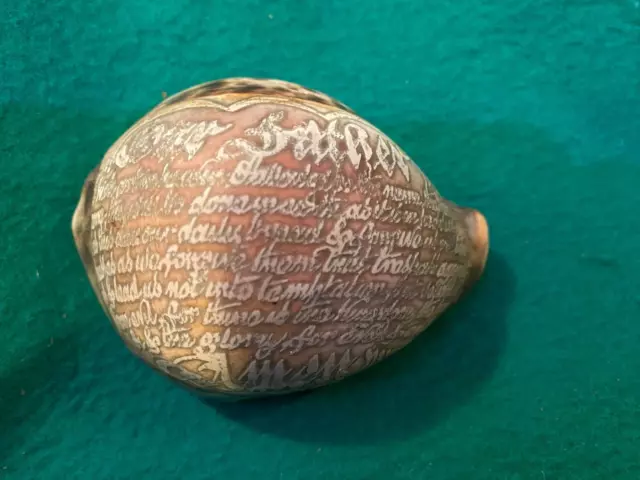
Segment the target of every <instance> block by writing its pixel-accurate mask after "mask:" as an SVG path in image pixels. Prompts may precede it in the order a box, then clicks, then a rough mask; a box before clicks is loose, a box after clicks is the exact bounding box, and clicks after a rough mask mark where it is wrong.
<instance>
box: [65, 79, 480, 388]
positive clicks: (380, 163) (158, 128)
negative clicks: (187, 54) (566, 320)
mask: <svg viewBox="0 0 640 480" xmlns="http://www.w3.org/2000/svg"><path fill="white" fill-rule="evenodd" d="M72 230H73V235H74V239H75V243H76V246H77V248H78V251H79V254H80V257H81V259H82V262H83V264H84V265H85V268H86V271H87V275H88V278H89V281H90V283H91V286H92V288H93V290H94V291H95V292H96V295H97V297H98V300H99V301H100V303H101V305H102V307H103V309H104V311H105V313H106V315H107V316H108V317H109V319H110V321H111V322H112V325H113V326H114V328H115V329H116V330H117V332H118V334H119V335H120V336H121V337H122V339H123V341H124V342H125V343H126V345H127V346H128V348H129V349H131V351H132V352H134V353H135V354H136V355H137V356H139V357H140V358H142V359H143V360H144V361H145V362H146V363H147V364H148V365H150V366H151V367H152V368H153V369H155V370H157V371H160V372H162V373H163V374H165V375H167V376H168V377H169V378H171V379H173V380H174V381H176V382H178V383H179V384H180V385H183V386H185V387H188V388H190V389H194V390H196V391H198V392H199V393H201V394H203V395H210V396H216V397H223V398H231V399H241V398H248V397H255V396H264V395H275V394H283V393H288V392H293V391H300V390H308V389H312V388H317V387H320V386H323V385H327V384H329V383H332V382H336V381H339V380H341V379H343V378H345V377H348V376H350V375H353V374H355V373H357V372H360V371H362V370H364V369H365V368H367V367H369V366H371V365H374V364H376V363H378V362H380V361H381V360H383V359H384V358H385V357H387V356H389V355H391V354H393V353H394V352H396V351H398V350H399V349H401V348H402V347H404V346H405V345H406V344H407V343H409V342H411V340H412V339H413V338H415V337H416V336H417V335H418V334H420V332H422V331H423V330H424V329H425V328H427V327H428V326H429V325H430V324H431V322H433V320H435V319H436V318H437V317H438V316H439V315H440V314H441V313H442V312H443V311H444V310H446V309H447V308H448V307H449V306H450V305H451V304H453V303H454V302H456V301H457V300H458V299H459V298H460V296H461V295H462V294H463V293H464V292H465V291H466V290H467V289H468V288H470V287H471V286H472V285H473V284H474V283H475V281H476V280H477V279H478V278H479V276H480V275H481V274H482V272H483V269H484V266H485V263H486V258H487V255H488V249H489V243H488V242H489V240H488V227H487V222H486V220H485V218H484V216H483V215H482V214H481V213H480V212H478V211H476V210H474V209H470V208H462V207H458V206H457V205H455V204H454V203H452V202H450V201H447V200H445V199H444V198H442V197H441V196H440V195H439V194H438V191H437V190H436V188H435V187H434V186H433V185H432V184H431V183H430V182H429V180H428V178H427V177H426V176H425V175H424V174H423V172H421V171H420V169H419V168H418V167H417V166H416V165H415V163H414V162H413V161H412V160H411V159H410V158H409V157H408V156H407V155H406V153H405V152H404V151H402V149H401V148H400V147H399V146H398V145H396V144H395V143H394V142H393V141H392V140H391V139H390V138H388V137H387V136H386V135H385V134H384V133H382V132H381V131H379V130H378V129H377V128H375V127H374V126H373V125H371V124H370V123H368V122H367V121H366V120H364V119H363V118H361V117H359V116H358V115H356V114H355V113H354V112H353V111H352V110H351V109H349V108H348V107H346V106H345V105H343V104H342V103H340V102H339V101H337V100H335V99H333V98H331V97H329V96H327V95H325V94H323V93H321V92H317V91H314V90H311V89H308V88H305V87H302V86H299V85H296V84H293V83H289V82H283V81H279V80H270V79H251V78H235V79H234V78H232V79H224V80H218V81H214V82H209V83H205V84H203V85H199V86H195V87H193V88H191V89H188V90H185V91H184V92H181V93H178V94H176V95H174V96H171V97H168V98H166V99H165V100H164V101H163V102H162V103H160V104H159V105H158V106H157V107H155V108H154V109H152V110H151V111H150V112H149V113H148V114H147V115H145V116H144V117H142V118H141V119H140V120H139V121H138V122H137V123H136V124H134V125H133V126H131V128H129V130H127V131H126V132H125V133H124V134H123V135H122V136H121V137H120V138H119V139H118V140H117V141H116V142H115V143H114V144H113V145H112V147H111V148H110V149H109V150H108V151H107V152H106V154H105V156H104V158H103V159H102V161H101V162H100V164H99V165H98V166H96V168H95V169H94V170H93V171H92V172H91V174H90V175H89V176H88V177H87V180H86V181H85V185H84V187H83V189H82V193H81V195H80V200H79V203H78V206H77V208H76V211H75V213H74V216H73V220H72Z"/></svg>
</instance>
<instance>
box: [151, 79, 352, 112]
mask: <svg viewBox="0 0 640 480" xmlns="http://www.w3.org/2000/svg"><path fill="white" fill-rule="evenodd" d="M243 93H253V94H256V95H265V96H285V97H288V98H295V99H299V100H304V101H308V102H314V103H318V104H320V105H326V106H329V107H335V108H340V109H342V110H344V111H347V112H349V113H355V112H354V111H353V110H352V109H350V108H349V107H347V106H346V105H345V104H343V103H342V102H339V101H338V100H336V99H334V98H331V97H329V96H328V95H325V94H323V93H322V92H319V91H318V90H314V89H311V88H306V87H302V86H299V85H296V84H292V83H288V82H275V81H272V80H268V79H257V78H242V79H233V78H232V79H225V80H214V81H211V82H207V83H203V84H202V85H198V86H196V87H193V88H191V89H188V90H185V91H183V92H181V93H178V94H176V95H174V96H172V97H169V98H168V99H166V100H165V101H164V102H163V103H162V105H174V104H177V103H180V102H183V101H185V100H193V99H197V98H204V97H208V96H217V95H224V94H243Z"/></svg>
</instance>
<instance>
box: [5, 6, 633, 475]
mask: <svg viewBox="0 0 640 480" xmlns="http://www.w3.org/2000/svg"><path fill="white" fill-rule="evenodd" d="M0 11H2V13H3V15H2V18H1V20H0V22H1V25H0V47H1V62H0V68H1V70H0V80H1V82H0V83H1V86H2V88H0V152H1V157H0V159H1V160H0V162H1V166H2V169H1V170H0V185H1V190H0V192H1V193H2V196H1V197H0V218H2V235H0V265H2V273H1V276H0V332H1V339H2V348H1V349H0V478H3V479H4V478H7V479H37V480H53V479H56V480H57V479H60V480H74V479H83V480H85V479H91V480H112V479H123V480H124V479H147V478H148V479H153V480H171V479H189V480H205V479H216V480H217V479H225V480H246V479H254V478H256V479H257V478H261V479H273V480H296V479H304V480H345V479H357V480H365V479H385V480H388V479H427V478H428V479H452V480H454V479H461V480H466V479H474V480H498V479H519V480H525V479H526V480H529V479H531V480H545V479H548V480H553V479H562V480H573V479H575V480H591V479H634V480H637V479H638V478H640V455H639V454H638V444H639V443H640V408H639V406H640V377H639V376H638V371H640V349H639V341H640V321H639V318H640V289H639V285H640V282H639V280H638V272H639V271H640V256H638V242H639V238H640V217H639V216H638V207H639V206H640V197H639V193H638V192H639V190H638V185H639V184H640V84H639V83H638V82H639V80H638V79H639V78H640V7H639V5H638V2H637V1H636V0H601V1H585V0H567V1H560V2H559V1H557V0H553V1H552V0H541V1H537V2H532V1H531V2H522V1H517V0H488V1H487V0H460V1H457V2H435V1H431V2H420V1H403V0H378V1H375V2H363V1H352V2H337V1H333V0H328V1H308V2H307V1H290V0H289V1H284V0H283V1H279V2H257V1H249V0H240V1H238V2H222V1H215V2H205V1H195V0H191V1H189V0H164V1H157V2H152V1H149V0H128V1H124V0H110V1H107V0H97V1H95V2H82V1H72V0H47V1H43V0H2V6H1V7H0ZM239 75H241V76H259V77H272V78H280V79H285V80H290V81H294V82H299V83H302V84H304V85H306V86H309V87H312V88H315V89H318V90H322V91H324V92H326V93H328V94H330V95H333V96H335V97H336V98H338V99H339V100H341V101H343V102H345V103H346V104H348V105H349V106H350V107H352V108H353V109H354V110H355V111H357V112H358V113H359V114H360V115H362V116H363V117H365V118H367V119H368V120H369V121H371V122H372V123H374V124H375V125H377V126H379V127H380V128H381V129H382V130H383V131H384V132H386V133H387V134H388V135H389V136H390V137H391V138H393V139H394V140H395V141H396V142H397V143H398V144H400V145H401V146H402V147H403V148H404V149H405V150H406V151H407V153H409V154H410V155H411V156H412V157H413V158H414V160H415V161H416V163H417V164H418V165H419V166H420V167H421V168H422V169H423V170H424V171H425V173H426V174H427V175H428V176H429V177H430V179H431V180H432V181H433V182H434V184H435V185H436V186H437V187H438V189H439V190H440V191H441V193H442V194H443V195H444V196H445V197H447V198H450V199H452V200H454V201H456V202H458V203H461V204H465V205H471V206H474V207H476V208H479V209H480V210H482V211H483V212H484V213H485V214H486V216H487V218H488V221H489V223H490V227H491V242H492V243H491V246H492V254H491V257H490V260H489V264H488V269H487V271H486V275H485V277H484V278H483V280H482V282H481V283H480V284H479V285H478V286H477V288H476V289H474V291H473V292H472V293H471V294H470V295H469V296H467V297H466V298H465V300H464V301H463V302H462V303H461V304H460V305H458V306H457V307H456V308H454V309H452V310H451V311H449V312H448V313H447V314H446V315H445V316H443V317H442V318H441V319H440V320H439V321H438V322H437V323H436V324H435V325H434V326H433V327H432V328H430V329H429V330H428V331H427V332H425V333H424V334H423V335H421V336H420V337H419V338H418V339H417V340H416V341H415V342H414V343H413V344H412V345H411V346H410V347H408V348H407V349H406V350H404V351H402V352H400V353H398V354H397V355H396V356H394V357H392V358H390V359H389V360H388V361H385V362H383V363H382V364H380V365H379V366H377V367H375V368H373V369H371V370H370V371H368V372H366V373H364V374H362V375H360V376H357V377H354V378H353V379H352V380H349V381H346V382H344V383H342V384H339V385H336V386H335V387H332V388H328V389H324V390H321V391H317V392H316V393H313V394H309V395H303V396H298V397H295V398H291V399H287V400H279V401H272V402H266V403H259V404H247V405H235V406H232V405H227V406H224V407H218V408H214V407H211V406H208V405H205V404H204V403H202V402H200V401H199V400H197V399H195V398H194V397H193V396H191V395H190V394H188V393H186V392H184V391H182V390H180V389H178V388H176V387H175V386H173V385H171V384H169V383H168V381H166V380H165V379H163V378H161V377H160V376H158V375H155V374H153V373H152V372H151V371H150V370H149V369H148V368H147V367H146V366H144V365H143V364H142V363H141V362H139V361H138V360H136V359H135V358H134V357H133V356H132V355H131V354H129V352H128V351H127V350H126V348H125V347H124V345H123V343H122V342H121V340H120V339H119V338H118V336H117V335H116V334H115V332H114V331H113V330H112V328H111V326H110V325H109V323H108V321H107V319H106V318H105V317H104V315H103V314H102V312H101V310H100V307H99V305H98V302H97V301H96V300H95V298H94V296H93V294H92V292H91V291H90V287H89V283H88V281H87V280H86V277H85V274H84V272H83V269H82V266H81V264H80V261H79V258H78V256H77V254H76V252H75V248H74V246H73V243H72V238H71V234H70V228H69V227H70V219H71V214H72V211H73V208H74V206H75V202H76V201H77V199H78V195H79V191H80V188H81V185H82V182H83V180H84V178H85V176H86V175H87V173H88V172H89V171H90V170H91V169H92V168H93V167H94V166H95V165H96V164H97V162H99V160H100V158H101V156H102V155H103V153H104V151H105V150H106V149H107V148H108V147H109V146H110V145H111V143H112V142H113V141H115V140H116V139H117V138H118V136H119V135H121V134H122V133H123V132H124V131H125V130H126V128H128V126H130V125H131V123H132V122H134V121H135V120H136V119H137V118H139V117H140V116H141V115H142V114H144V113H145V112H146V111H147V110H148V109H150V108H151V107H152V106H154V105H155V104H156V103H157V102H158V101H160V100H161V94H162V92H167V93H169V94H172V93H175V92H177V91H179V90H182V89H184V88H187V87H189V86H192V85H194V84H197V83H200V82H204V81H207V80H212V79H216V78H223V77H230V76H239Z"/></svg>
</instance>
